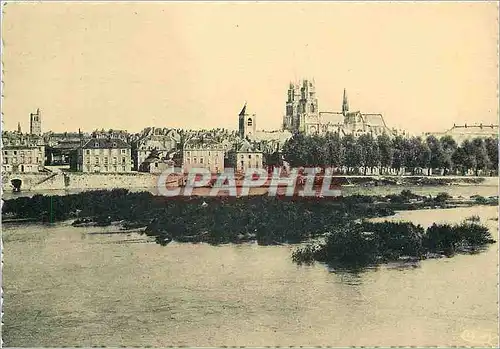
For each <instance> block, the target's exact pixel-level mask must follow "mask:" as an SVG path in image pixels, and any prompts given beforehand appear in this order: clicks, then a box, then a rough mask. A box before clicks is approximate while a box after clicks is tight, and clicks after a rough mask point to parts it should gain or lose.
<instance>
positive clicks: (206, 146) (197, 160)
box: [182, 138, 225, 173]
mask: <svg viewBox="0 0 500 349" xmlns="http://www.w3.org/2000/svg"><path fill="white" fill-rule="evenodd" d="M224 157H225V151H224V148H223V147H222V145H221V144H220V143H218V142H214V141H213V140H210V139H202V138H194V139H190V140H188V141H187V142H186V143H185V144H184V149H183V152H182V168H183V170H184V172H188V171H189V170H190V169H192V168H206V169H208V170H209V171H210V172H212V173H222V172H224Z"/></svg>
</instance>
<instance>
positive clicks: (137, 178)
mask: <svg viewBox="0 0 500 349" xmlns="http://www.w3.org/2000/svg"><path fill="white" fill-rule="evenodd" d="M383 177H384V178H386V179H390V178H392V180H393V181H395V180H397V182H394V183H395V185H401V186H405V185H415V181H414V180H411V179H412V176H383ZM158 178H159V174H152V173H142V172H132V173H118V174H115V173H79V172H53V173H2V190H3V191H4V192H8V191H12V189H13V186H12V184H11V180H13V179H20V180H21V181H22V184H21V191H33V192H37V191H47V190H84V191H85V190H96V189H114V188H125V189H131V190H132V189H141V188H144V189H146V188H147V189H151V188H156V187H157V186H158ZM338 178H343V179H345V180H346V181H347V182H346V184H347V183H351V182H352V184H348V185H356V186H357V185H364V184H363V183H365V182H369V181H374V180H375V181H377V180H380V178H379V177H378V176H339V177H338ZM415 178H417V179H418V178H422V179H426V180H428V179H431V180H433V181H434V182H435V183H438V182H440V181H448V182H450V181H451V182H452V183H448V185H450V184H454V185H464V184H465V185H467V184H469V185H470V184H472V185H474V184H481V185H486V186H498V185H499V182H498V181H499V178H498V177H482V178H481V177H479V178H478V177H469V176H468V177H455V176H445V177H425V176H418V177H413V179H415ZM471 181H473V182H471ZM422 184H423V185H426V183H422ZM343 185H345V184H341V186H343ZM417 185H418V184H417ZM427 185H429V184H427ZM431 185H432V184H431Z"/></svg>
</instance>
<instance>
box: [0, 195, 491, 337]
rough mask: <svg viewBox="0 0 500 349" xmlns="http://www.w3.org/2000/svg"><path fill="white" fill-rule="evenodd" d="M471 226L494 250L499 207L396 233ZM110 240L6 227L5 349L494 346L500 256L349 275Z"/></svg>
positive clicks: (251, 249)
mask: <svg viewBox="0 0 500 349" xmlns="http://www.w3.org/2000/svg"><path fill="white" fill-rule="evenodd" d="M450 193H451V194H452V195H460V194H457V193H455V192H453V191H451V192H450ZM470 195H473V194H470ZM483 195H486V196H489V195H496V190H493V191H491V192H488V193H485V194H483ZM471 215H478V216H480V217H481V222H482V223H483V224H486V225H487V226H488V227H489V228H490V230H491V232H492V234H493V236H494V238H495V239H498V228H497V224H498V222H497V221H496V220H493V219H496V218H497V217H498V212H497V208H496V207H491V206H489V207H480V206H477V207H473V208H458V209H446V210H422V211H406V212H400V213H398V214H397V215H396V216H394V217H391V218H390V219H395V220H406V221H412V222H414V223H416V224H422V225H423V226H428V225H430V224H432V223H433V222H458V221H460V220H461V219H464V218H465V217H468V216H471ZM113 230H116V228H111V227H107V228H74V227H71V226H70V222H64V223H58V224H54V225H47V226H41V225H36V224H29V225H28V224H23V225H12V224H9V225H5V226H4V227H3V241H4V266H3V290H4V303H3V304H4V326H3V340H4V345H5V346H11V347H12V346H31V347H35V346H36V347H40V346H52V347H54V346H58V347H62V346H76V345H79V346H113V347H117V346H146V345H151V346H168V345H174V346H179V345H186V346H242V345H246V346H265V345H271V346H277V345H281V346H300V345H303V346H319V345H322V346H337V347H338V346H412V345H413V346H430V345H436V346H482V347H484V346H490V347H496V346H497V339H496V338H498V316H497V315H498V305H497V300H498V293H497V281H498V273H497V272H498V244H495V245H491V246H489V248H488V249H487V251H485V252H483V253H480V254H477V255H459V256H456V257H454V258H449V259H439V260H426V261H422V262H420V263H419V264H417V265H413V266H402V265H396V264H391V265H386V266H382V267H379V268H378V269H375V270H368V271H365V272H362V273H359V274H351V273H336V272H334V271H330V270H328V269H327V268H326V267H325V266H323V265H321V264H315V265H313V266H297V265H295V264H294V263H292V261H291V252H292V251H293V249H294V248H295V247H293V246H266V247H263V246H257V245H255V244H242V245H224V246H218V247H214V246H209V245H205V244H196V245H193V244H180V243H171V244H169V245H168V246H166V247H161V246H159V245H157V244H155V243H152V242H149V240H148V239H147V238H145V237H143V236H140V235H138V234H136V233H128V234H95V233H106V232H108V233H109V232H112V231H113Z"/></svg>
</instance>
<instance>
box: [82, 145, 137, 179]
mask: <svg viewBox="0 0 500 349" xmlns="http://www.w3.org/2000/svg"><path fill="white" fill-rule="evenodd" d="M82 143H83V144H82V145H81V146H80V147H79V148H78V149H77V150H76V161H75V163H74V167H73V168H72V169H73V170H75V171H78V172H87V173H89V172H104V173H124V172H130V171H131V170H132V158H131V151H130V145H128V144H127V143H126V142H125V141H123V140H122V139H119V138H92V139H90V140H87V141H85V142H83V141H82Z"/></svg>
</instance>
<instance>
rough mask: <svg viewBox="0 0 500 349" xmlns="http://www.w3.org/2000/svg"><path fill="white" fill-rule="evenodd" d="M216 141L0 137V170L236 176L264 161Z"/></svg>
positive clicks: (152, 135)
mask: <svg viewBox="0 0 500 349" xmlns="http://www.w3.org/2000/svg"><path fill="white" fill-rule="evenodd" d="M120 133H121V132H120ZM219 133H220V134H219ZM217 134H219V136H220V137H216V135H217ZM222 135H223V132H222V131H221V132H214V133H212V134H207V133H198V132H193V133H191V134H189V135H188V138H186V139H183V137H181V135H180V134H179V132H177V131H172V130H164V129H155V128H149V129H146V130H145V131H144V135H141V136H140V137H137V138H136V139H132V140H128V141H127V140H126V139H125V137H116V136H115V134H114V133H113V132H108V131H107V132H106V133H102V132H99V133H91V134H83V133H82V132H78V133H65V134H60V135H55V134H50V135H45V137H43V136H39V135H33V134H23V133H21V132H4V133H3V153H2V161H3V167H2V170H3V171H4V172H14V173H30V172H31V173H32V172H41V171H47V169H46V168H47V167H51V166H59V167H66V168H67V169H69V170H70V171H76V172H84V173H128V172H133V171H139V172H150V173H160V172H162V171H164V170H165V169H166V168H168V167H181V168H183V169H184V170H186V171H188V170H189V169H191V168H206V169H209V170H210V171H212V172H214V173H217V172H222V171H224V168H225V167H228V166H231V167H233V168H235V169H236V170H237V171H238V170H241V171H245V170H246V169H247V168H249V167H257V168H262V166H263V158H264V155H263V152H262V150H260V147H259V145H257V144H251V142H249V141H247V140H241V139H237V138H234V139H231V138H229V139H228V138H225V137H222ZM44 138H45V139H44ZM58 138H59V139H58Z"/></svg>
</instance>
